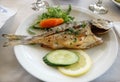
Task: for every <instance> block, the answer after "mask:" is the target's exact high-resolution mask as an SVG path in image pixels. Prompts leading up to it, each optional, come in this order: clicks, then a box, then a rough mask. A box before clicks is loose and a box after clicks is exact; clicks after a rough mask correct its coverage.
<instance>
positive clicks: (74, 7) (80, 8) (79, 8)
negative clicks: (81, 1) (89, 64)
mask: <svg viewBox="0 0 120 82" xmlns="http://www.w3.org/2000/svg"><path fill="white" fill-rule="evenodd" d="M61 6H62V8H64V7H67V6H66V5H61ZM72 8H73V10H78V11H80V10H82V11H83V10H84V11H85V12H86V11H87V12H86V13H87V14H88V15H91V14H93V15H95V18H96V17H97V16H98V18H102V17H101V16H99V15H97V14H94V13H92V12H90V11H89V10H88V9H86V8H82V7H78V6H72ZM37 13H38V12H37ZM33 14H36V13H33ZM33 14H32V15H33ZM30 16H31V15H30ZM30 16H29V17H30ZM29 17H28V18H29ZM28 18H27V19H28ZM25 20H26V19H25ZM25 20H24V21H25ZM24 21H23V22H24ZM23 22H22V23H21V24H20V25H19V27H18V29H17V30H16V32H15V34H16V33H17V31H18V30H19V29H20V28H21V25H22V24H23ZM112 32H113V34H114V37H115V39H116V40H115V41H116V45H117V46H116V48H117V49H116V53H115V54H116V55H115V56H114V59H113V61H112V63H111V64H110V65H109V66H108V67H107V68H106V70H104V72H102V73H101V74H100V75H98V76H96V77H95V78H93V79H91V80H89V81H92V80H94V79H97V78H98V77H100V76H101V75H103V74H104V73H105V72H106V71H107V70H108V69H109V68H110V67H111V66H112V64H113V63H114V61H115V60H116V58H117V54H118V39H117V36H116V34H115V32H114V30H113V29H112ZM14 52H15V56H16V58H17V60H18V62H19V63H20V65H21V66H22V67H23V68H24V69H25V70H26V71H27V72H28V73H30V74H31V75H33V76H34V77H36V78H38V79H40V80H43V81H47V80H45V79H42V78H39V77H38V76H36V75H35V74H33V73H31V71H29V70H28V69H27V68H26V67H25V66H24V65H23V63H21V60H19V57H18V56H17V55H16V54H17V48H16V46H15V47H14ZM49 82H50V81H49Z"/></svg>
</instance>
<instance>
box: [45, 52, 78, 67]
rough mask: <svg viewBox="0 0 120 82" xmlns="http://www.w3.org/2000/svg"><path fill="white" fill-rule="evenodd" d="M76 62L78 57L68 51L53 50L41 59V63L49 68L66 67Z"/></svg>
mask: <svg viewBox="0 0 120 82" xmlns="http://www.w3.org/2000/svg"><path fill="white" fill-rule="evenodd" d="M78 60H79V56H78V55H76V54H75V53H74V52H72V51H68V50H55V51H52V52H50V53H48V54H47V55H46V56H44V57H43V61H44V62H45V63H46V64H48V65H51V66H68V65H71V64H74V63H76V62H77V61H78Z"/></svg>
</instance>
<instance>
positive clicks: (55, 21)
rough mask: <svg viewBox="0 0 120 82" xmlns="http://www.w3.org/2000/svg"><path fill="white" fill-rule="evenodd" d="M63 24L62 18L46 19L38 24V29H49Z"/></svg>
mask: <svg viewBox="0 0 120 82" xmlns="http://www.w3.org/2000/svg"><path fill="white" fill-rule="evenodd" d="M63 22H64V20H63V19H62V18H48V19H44V20H42V21H41V22H40V24H39V25H40V27H41V28H51V27H54V26H57V25H60V24H62V23H63Z"/></svg>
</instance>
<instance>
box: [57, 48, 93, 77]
mask: <svg viewBox="0 0 120 82" xmlns="http://www.w3.org/2000/svg"><path fill="white" fill-rule="evenodd" d="M75 53H76V54H77V55H79V57H80V59H79V61H78V62H77V63H75V64H72V65H70V66H65V67H58V70H59V71H60V72H61V73H63V74H65V75H68V76H80V75H83V74H85V73H87V72H88V71H89V70H90V68H91V66H92V61H91V58H90V57H89V56H88V54H86V53H85V52H84V51H82V50H80V51H79V52H75Z"/></svg>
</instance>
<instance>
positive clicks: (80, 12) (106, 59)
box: [14, 6, 118, 82]
mask: <svg viewBox="0 0 120 82" xmlns="http://www.w3.org/2000/svg"><path fill="white" fill-rule="evenodd" d="M62 7H63V8H64V9H65V8H66V7H65V6H62ZM40 13H42V11H40ZM40 13H35V14H33V15H32V16H30V17H29V18H28V19H26V20H25V21H24V22H23V23H22V24H21V25H20V26H19V28H18V29H17V31H16V34H23V35H29V34H28V33H27V32H26V29H27V28H28V27H29V26H30V25H31V23H33V21H34V20H35V19H36V18H37V17H38V15H39V14H40ZM71 15H73V16H75V17H76V20H85V19H94V18H99V17H98V16H96V15H94V14H93V13H91V12H89V11H88V10H86V9H83V8H77V7H73V10H72V12H71ZM101 37H102V38H103V40H104V43H103V44H101V45H99V46H96V47H94V48H91V49H88V50H85V51H86V52H87V53H88V54H89V55H90V57H91V58H92V60H93V66H92V68H91V70H90V71H89V72H88V73H87V74H85V75H83V76H80V77H68V76H65V75H63V74H61V73H60V72H59V71H58V70H57V69H55V68H53V67H50V66H48V65H46V64H45V63H44V62H43V60H42V58H43V56H45V54H46V53H47V52H49V51H50V49H46V48H42V47H40V46H33V45H19V46H15V48H14V50H15V54H16V57H17V59H18V61H19V62H20V64H21V65H22V66H23V67H24V68H25V69H26V70H27V71H28V72H29V73H31V74H32V75H33V76H35V77H37V78H39V79H41V80H43V81H47V82H86V81H91V80H94V79H96V78H97V77H99V76H100V75H102V74H103V73H105V71H107V70H108V68H110V66H111V65H112V64H113V62H114V60H115V58H116V56H117V51H118V42H117V39H116V35H115V33H114V31H113V30H110V32H109V33H108V34H105V35H103V36H101Z"/></svg>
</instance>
